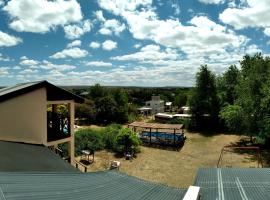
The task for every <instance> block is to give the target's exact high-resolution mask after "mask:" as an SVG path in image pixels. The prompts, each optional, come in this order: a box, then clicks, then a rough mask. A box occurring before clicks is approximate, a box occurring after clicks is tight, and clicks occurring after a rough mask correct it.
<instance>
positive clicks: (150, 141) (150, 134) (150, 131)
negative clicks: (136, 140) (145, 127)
mask: <svg viewBox="0 0 270 200" xmlns="http://www.w3.org/2000/svg"><path fill="white" fill-rule="evenodd" d="M151 136H152V129H151V128H150V144H151V142H152V141H151V140H152V138H151Z"/></svg>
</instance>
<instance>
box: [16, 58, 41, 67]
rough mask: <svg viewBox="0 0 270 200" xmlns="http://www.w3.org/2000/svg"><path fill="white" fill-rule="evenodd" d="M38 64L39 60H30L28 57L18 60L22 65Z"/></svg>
mask: <svg viewBox="0 0 270 200" xmlns="http://www.w3.org/2000/svg"><path fill="white" fill-rule="evenodd" d="M38 64H39V62H38V61H37V60H30V59H24V60H22V61H21V62H20V65H24V66H34V65H38Z"/></svg>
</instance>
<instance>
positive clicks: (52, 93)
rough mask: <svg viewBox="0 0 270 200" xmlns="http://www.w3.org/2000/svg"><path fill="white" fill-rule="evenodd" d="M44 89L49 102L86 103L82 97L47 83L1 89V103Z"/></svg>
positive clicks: (25, 84) (29, 83) (18, 85)
mask: <svg viewBox="0 0 270 200" xmlns="http://www.w3.org/2000/svg"><path fill="white" fill-rule="evenodd" d="M43 87H45V88H46V90H47V100H49V101H53V100H71V99H74V100H75V101H76V102H78V103H83V102H84V99H83V98H81V97H80V96H78V95H75V94H72V93H71V92H69V91H67V90H65V89H63V88H60V87H57V86H55V85H53V84H51V83H49V82H47V81H36V82H28V83H21V84H17V85H14V86H11V87H6V88H3V89H0V102H1V101H4V100H7V99H10V98H13V97H16V96H19V95H22V94H25V93H27V92H31V91H33V90H36V89H39V88H43Z"/></svg>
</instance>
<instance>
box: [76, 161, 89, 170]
mask: <svg viewBox="0 0 270 200" xmlns="http://www.w3.org/2000/svg"><path fill="white" fill-rule="evenodd" d="M75 166H76V168H77V169H79V166H82V167H83V168H84V172H87V168H88V167H87V166H86V165H84V164H83V163H81V162H79V161H77V160H75Z"/></svg>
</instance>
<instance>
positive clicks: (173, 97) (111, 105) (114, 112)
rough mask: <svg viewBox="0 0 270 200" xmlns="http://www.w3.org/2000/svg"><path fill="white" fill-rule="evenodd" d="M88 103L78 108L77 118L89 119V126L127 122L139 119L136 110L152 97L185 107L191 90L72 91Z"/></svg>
mask: <svg viewBox="0 0 270 200" xmlns="http://www.w3.org/2000/svg"><path fill="white" fill-rule="evenodd" d="M72 92H74V93H75V94H78V95H83V96H84V97H85V98H86V99H87V100H86V102H85V103H84V104H77V105H76V118H80V119H86V120H87V123H89V124H93V123H94V124H110V123H120V124H123V123H126V122H131V121H134V120H136V119H137V118H138V117H139V116H138V115H137V108H138V107H140V106H143V105H145V102H146V101H149V100H150V99H151V96H152V95H160V96H161V99H163V100H164V101H171V102H173V105H174V106H177V107H181V106H185V105H186V104H187V101H188V97H189V96H190V88H138V87H122V88H120V87H116V88H114V87H104V86H100V85H99V84H96V85H94V86H90V87H89V88H86V89H73V90H72Z"/></svg>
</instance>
